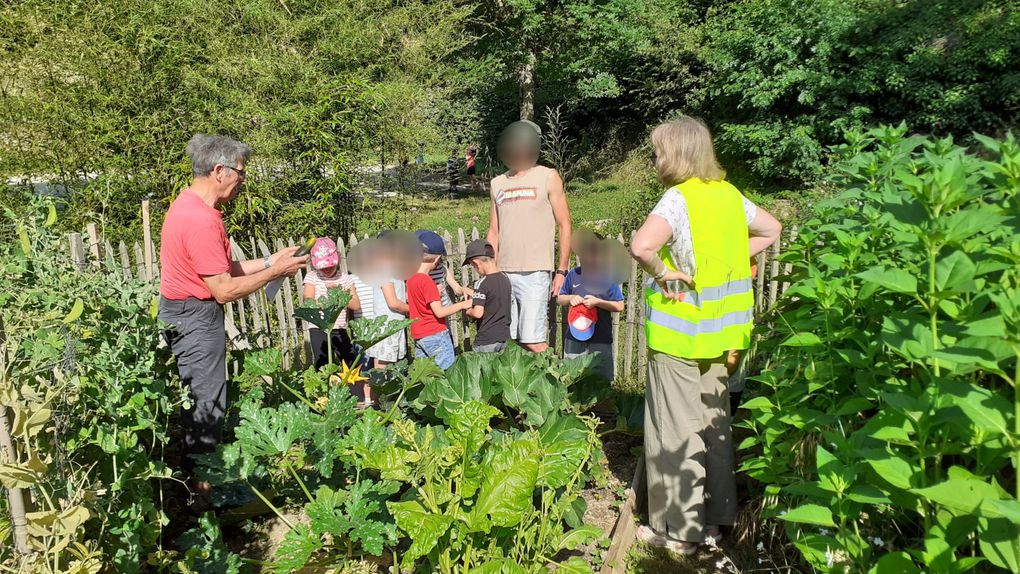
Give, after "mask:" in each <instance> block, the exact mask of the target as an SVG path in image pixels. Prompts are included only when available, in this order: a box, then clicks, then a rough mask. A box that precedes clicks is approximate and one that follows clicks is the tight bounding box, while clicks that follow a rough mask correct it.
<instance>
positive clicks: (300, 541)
mask: <svg viewBox="0 0 1020 574" xmlns="http://www.w3.org/2000/svg"><path fill="white" fill-rule="evenodd" d="M321 549H322V539H321V538H320V537H318V536H316V535H315V533H314V532H312V529H311V527H310V526H308V525H307V524H295V525H294V528H291V529H290V530H289V531H287V533H286V534H284V535H283V541H281V542H280V547H279V548H278V549H277V550H276V557H275V558H276V561H275V563H274V564H273V569H274V570H275V571H276V572H279V573H280V574H288V573H290V572H298V571H300V570H301V569H303V568H304V567H305V565H307V564H308V562H309V560H311V559H312V556H314V555H315V553H316V552H318V551H319V550H321Z"/></svg>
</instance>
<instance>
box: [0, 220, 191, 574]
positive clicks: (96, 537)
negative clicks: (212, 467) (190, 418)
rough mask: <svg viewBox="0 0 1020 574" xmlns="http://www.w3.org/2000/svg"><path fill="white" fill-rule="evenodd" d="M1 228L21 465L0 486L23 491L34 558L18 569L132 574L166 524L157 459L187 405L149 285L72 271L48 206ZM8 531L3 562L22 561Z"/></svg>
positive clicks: (7, 385)
mask: <svg viewBox="0 0 1020 574" xmlns="http://www.w3.org/2000/svg"><path fill="white" fill-rule="evenodd" d="M36 207H39V206H36ZM5 217H7V218H9V219H11V220H13V221H15V222H16V225H17V228H18V233H17V235H18V240H17V241H14V242H5V243H2V244H0V261H3V264H2V267H0V319H2V321H0V408H5V409H8V412H11V413H12V414H13V429H12V434H13V442H14V447H15V460H12V461H5V462H4V463H3V464H0V482H2V483H3V485H4V486H6V487H9V488H10V487H18V488H23V489H25V491H26V492H27V493H30V495H31V501H32V502H33V503H34V505H35V507H36V508H35V511H34V512H29V513H28V515H27V519H28V527H29V543H30V546H31V548H32V549H33V550H35V551H38V552H37V553H35V554H31V555H28V556H25V557H21V561H22V562H21V564H20V565H21V567H23V568H25V569H26V570H31V569H33V568H44V567H47V566H46V565H47V564H49V565H50V566H51V567H52V568H54V569H65V568H66V569H67V571H73V572H77V571H82V572H84V571H89V572H92V571H94V570H92V568H93V567H94V566H96V565H98V564H100V563H103V564H108V565H109V567H110V568H113V569H114V570H116V571H118V572H126V573H132V572H138V571H139V570H140V569H141V565H142V564H144V562H145V556H146V553H148V552H151V551H153V550H154V549H155V548H156V546H157V543H158V541H159V539H160V536H161V534H162V530H163V527H164V526H165V525H166V524H167V520H168V519H167V515H166V514H165V513H164V509H163V508H162V504H161V500H162V498H161V497H160V496H159V495H158V490H159V489H160V488H161V481H163V480H166V479H169V478H170V477H171V471H170V469H169V468H167V466H166V465H165V464H164V463H163V448H164V446H165V445H166V444H167V442H168V428H169V422H168V420H169V415H170V414H171V413H173V412H174V411H175V410H176V409H177V408H178V406H179V405H180V404H181V403H182V402H183V401H185V400H186V395H185V393H184V391H183V389H182V388H181V387H180V385H179V384H178V383H177V381H176V379H175V378H174V377H172V376H171V373H170V371H169V369H168V368H167V359H168V353H166V352H164V351H161V350H159V349H157V343H158V341H159V324H158V321H157V320H156V318H155V306H154V303H155V299H154V298H155V295H156V287H155V285H152V284H150V283H139V282H135V281H131V280H126V279H124V278H123V277H122V276H121V275H119V274H110V275H107V274H106V273H105V272H100V271H93V270H91V269H84V270H80V269H77V268H75V266H74V264H73V263H72V261H71V258H70V257H69V255H68V252H67V249H68V247H67V243H66V240H65V239H62V238H60V237H59V236H57V235H56V234H54V233H53V231H52V228H53V225H54V224H55V223H56V211H55V210H54V209H53V207H52V206H49V209H48V210H47V209H46V207H45V206H42V209H41V213H40V214H37V212H35V211H30V212H28V213H14V212H12V211H8V212H7V213H6V214H5ZM8 420H10V419H8ZM3 534H4V536H3V538H2V539H0V559H2V560H3V562H4V563H5V564H18V561H17V559H16V558H15V557H13V556H12V554H11V552H12V551H13V546H14V545H13V544H12V543H11V542H12V540H11V538H10V536H11V534H12V533H11V532H10V531H4V532H3ZM32 571H35V570H32ZM39 571H44V570H39ZM46 571H48V570H46Z"/></svg>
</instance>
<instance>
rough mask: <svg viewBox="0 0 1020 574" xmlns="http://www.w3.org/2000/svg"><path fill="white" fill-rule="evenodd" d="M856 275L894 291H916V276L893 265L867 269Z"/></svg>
mask: <svg viewBox="0 0 1020 574" xmlns="http://www.w3.org/2000/svg"><path fill="white" fill-rule="evenodd" d="M857 277H860V278H861V279H863V280H865V281H867V282H869V283H874V284H875V285H879V286H881V287H884V288H885V289H888V290H889V291H894V292H896V293H917V278H915V277H914V276H913V275H911V274H910V273H907V272H906V271H904V270H902V269H897V268H895V267H893V268H882V267H878V268H873V269H868V270H867V271H862V272H860V273H858V274H857Z"/></svg>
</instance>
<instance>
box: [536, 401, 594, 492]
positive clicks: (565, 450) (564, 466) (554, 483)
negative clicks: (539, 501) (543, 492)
mask: <svg viewBox="0 0 1020 574" xmlns="http://www.w3.org/2000/svg"><path fill="white" fill-rule="evenodd" d="M539 437H540V438H541V440H542V463H541V467H540V469H539V473H538V483H539V484H540V485H541V486H547V487H549V488H562V487H564V486H566V485H567V482H568V481H569V480H570V477H571V476H573V475H574V473H576V472H577V471H578V468H579V467H580V466H581V465H582V464H584V462H585V457H586V456H587V454H588V429H587V427H586V426H585V424H584V423H583V422H582V421H581V420H580V419H579V418H578V417H577V415H573V414H570V415H556V416H553V417H551V418H550V419H549V420H547V421H546V423H545V424H544V425H543V426H542V428H541V429H540V430H539Z"/></svg>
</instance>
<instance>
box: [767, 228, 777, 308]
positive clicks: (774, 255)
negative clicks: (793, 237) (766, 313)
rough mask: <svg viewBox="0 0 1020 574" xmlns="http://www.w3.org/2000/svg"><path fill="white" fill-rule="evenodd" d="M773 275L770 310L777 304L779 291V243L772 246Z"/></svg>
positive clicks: (771, 279)
mask: <svg viewBox="0 0 1020 574" xmlns="http://www.w3.org/2000/svg"><path fill="white" fill-rule="evenodd" d="M771 259H772V273H771V276H770V277H769V309H771V308H772V306H773V305H775V304H776V299H777V295H778V293H777V292H776V291H778V290H779V280H778V277H779V242H778V241H776V242H775V243H773V244H772V257H771Z"/></svg>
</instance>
